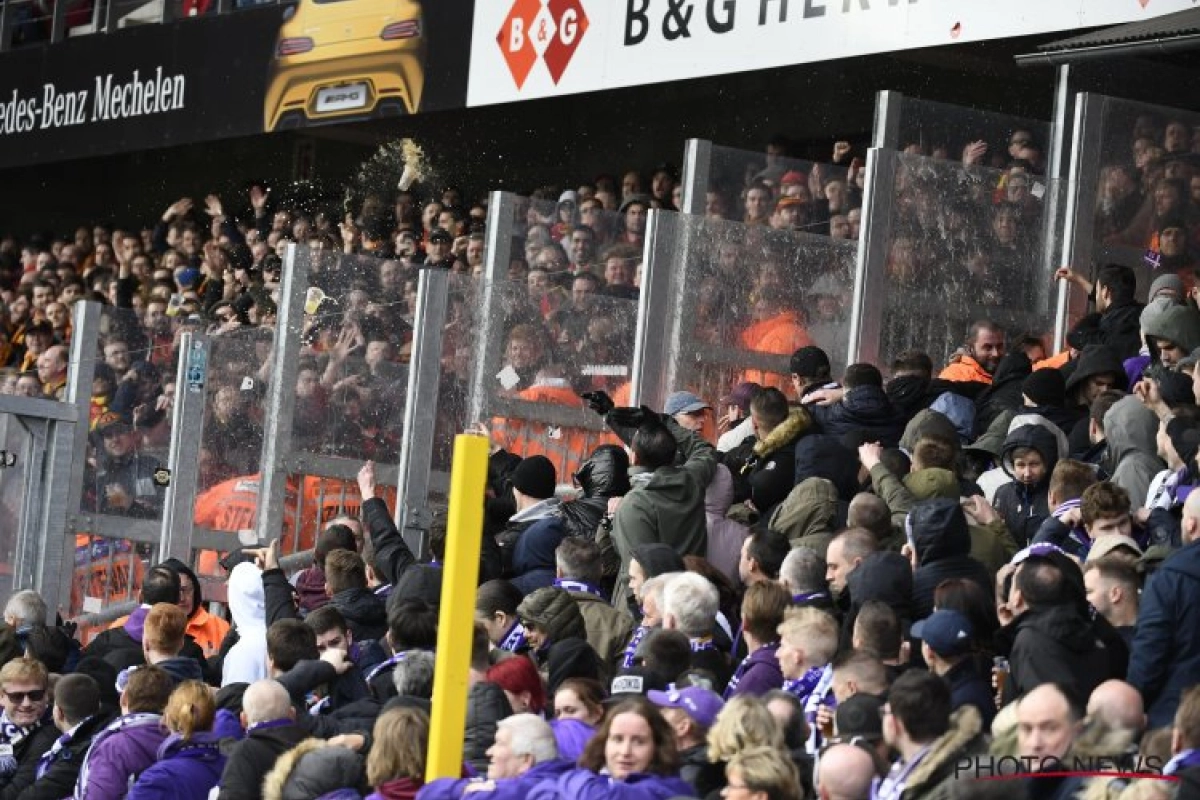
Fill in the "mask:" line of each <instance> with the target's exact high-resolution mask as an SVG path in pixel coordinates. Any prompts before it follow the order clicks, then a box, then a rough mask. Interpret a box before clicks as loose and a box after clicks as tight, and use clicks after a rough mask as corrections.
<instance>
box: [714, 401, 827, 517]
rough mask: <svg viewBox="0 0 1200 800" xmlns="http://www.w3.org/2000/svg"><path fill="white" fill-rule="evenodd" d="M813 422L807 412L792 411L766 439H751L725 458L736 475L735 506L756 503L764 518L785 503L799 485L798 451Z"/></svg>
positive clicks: (734, 478) (726, 463)
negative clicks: (793, 488) (796, 469)
mask: <svg viewBox="0 0 1200 800" xmlns="http://www.w3.org/2000/svg"><path fill="white" fill-rule="evenodd" d="M811 425H812V418H811V417H810V416H809V415H808V413H807V412H805V411H804V410H803V409H798V408H797V409H792V411H791V413H790V414H789V415H788V417H787V419H785V420H784V421H783V422H781V423H779V425H777V426H776V427H775V429H774V430H772V431H771V432H770V433H769V434H767V436H766V438H764V439H761V440H755V439H747V440H746V442H744V443H743V444H741V445H739V446H738V447H736V448H734V449H733V450H730V451H729V452H728V453H726V454H725V456H724V459H723V461H724V463H725V466H727V467H729V471H730V473H731V474H732V475H733V487H734V494H733V499H734V502H735V503H740V502H742V501H743V500H747V499H749V500H753V501H754V506H755V508H757V509H758V511H759V513H760V514H761V515H762V516H763V517H764V518H766V517H769V516H770V512H771V511H772V510H773V509H774V508H775V506H777V505H779V504H780V503H782V502H783V499H784V498H785V497H787V496H788V492H790V491H791V490H792V487H793V486H795V485H796V479H795V473H794V470H795V467H796V447H797V445H798V444H799V443H800V442H802V441H804V439H805V438H806V436H805V434H806V432H807V431H808V430H809V428H810V426H811Z"/></svg>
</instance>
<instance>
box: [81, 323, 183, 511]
mask: <svg viewBox="0 0 1200 800" xmlns="http://www.w3.org/2000/svg"><path fill="white" fill-rule="evenodd" d="M149 313H151V312H148V311H146V310H144V309H143V310H135V309H133V308H117V307H113V306H105V307H104V308H103V309H102V310H101V313H100V337H99V341H98V342H97V343H96V352H97V363H96V376H95V380H94V381H93V393H92V408H91V420H90V435H89V437H88V448H87V456H86V457H87V465H86V468H85V470H84V484H83V495H82V502H81V509H80V510H81V511H83V512H84V513H88V514H100V515H106V516H112V517H123V518H130V519H140V520H161V519H162V512H163V497H164V493H165V485H166V483H165V480H164V479H163V477H162V474H161V472H160V470H161V469H163V468H164V467H165V466H166V463H167V455H168V452H169V450H170V444H171V414H170V399H171V397H172V395H173V392H174V383H175V358H176V352H175V338H174V335H173V332H172V331H171V330H170V329H169V328H162V327H159V326H157V324H156V323H155V322H154V321H153V320H151V324H149V325H147V324H146V316H147V314H149ZM64 379H65V376H64Z"/></svg>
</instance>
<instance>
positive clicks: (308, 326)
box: [281, 250, 417, 554]
mask: <svg viewBox="0 0 1200 800" xmlns="http://www.w3.org/2000/svg"><path fill="white" fill-rule="evenodd" d="M298 257H307V258H308V259H309V260H310V264H311V266H310V268H309V272H308V281H307V283H306V284H304V285H297V286H295V287H294V289H293V291H297V292H302V293H303V294H304V296H305V302H304V314H303V318H302V319H301V320H298V321H296V323H295V324H294V325H292V327H291V328H290V329H289V330H288V331H286V332H285V335H287V336H297V337H300V341H301V347H300V353H299V360H298V362H297V365H296V371H295V376H294V378H292V381H294V390H293V392H292V393H291V401H292V402H293V403H294V405H293V410H292V425H291V428H290V430H289V431H286V432H285V433H284V436H285V438H286V442H285V443H284V447H283V452H284V453H285V456H284V462H285V464H286V465H287V466H288V482H287V500H286V511H285V514H284V519H283V530H282V531H281V536H282V542H281V552H283V553H284V554H288V553H293V552H299V551H301V550H307V549H309V548H311V547H312V546H313V544H314V542H315V541H316V536H317V533H318V531H319V530H320V529H321V528H323V527H324V525H325V524H326V523H328V522H329V521H331V520H333V519H334V518H336V517H339V516H343V515H351V516H357V515H358V513H359V510H360V508H361V505H362V499H361V497H360V496H359V493H358V488H357V485H356V483H355V481H354V475H355V474H356V473H357V472H358V469H359V467H360V466H361V465H362V463H363V461H365V460H367V459H370V460H373V461H375V462H377V463H379V464H381V465H395V464H396V463H397V461H398V458H399V452H400V437H401V434H402V429H403V423H404V404H405V396H406V392H407V387H408V354H409V347H410V346H411V342H412V321H413V316H412V314H413V310H414V305H415V300H416V282H417V273H416V268H415V267H414V266H406V265H405V264H404V263H402V262H401V261H398V260H391V259H378V258H371V257H367V256H353V255H343V254H338V253H330V252H321V251H315V250H313V251H308V252H307V253H303V254H300V256H298ZM393 498H394V495H393ZM393 498H389V500H390V499H393Z"/></svg>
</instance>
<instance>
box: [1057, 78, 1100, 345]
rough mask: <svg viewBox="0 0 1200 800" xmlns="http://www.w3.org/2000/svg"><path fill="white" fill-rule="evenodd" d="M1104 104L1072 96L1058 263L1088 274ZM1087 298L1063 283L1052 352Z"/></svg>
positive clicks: (1086, 96) (1089, 97)
mask: <svg viewBox="0 0 1200 800" xmlns="http://www.w3.org/2000/svg"><path fill="white" fill-rule="evenodd" d="M1104 101H1105V98H1104V97H1103V96H1100V95H1094V94H1088V93H1082V94H1078V95H1076V96H1075V120H1074V130H1073V132H1072V133H1073V136H1072V144H1071V166H1070V173H1069V175H1070V177H1069V179H1068V184H1067V186H1068V192H1067V197H1066V208H1065V210H1064V212H1063V226H1062V250H1061V259H1060V260H1061V261H1062V263H1063V264H1069V265H1070V266H1071V267H1072V268H1073V269H1075V270H1077V271H1080V272H1084V273H1086V274H1089V275H1090V274H1091V271H1092V261H1093V257H1094V253H1093V248H1094V233H1095V224H1094V211H1095V209H1094V204H1095V198H1096V191H1097V188H1098V185H1099V180H1100V171H1099V170H1098V169H1097V168H1096V165H1097V164H1100V163H1102V162H1101V160H1100V159H1101V150H1102V148H1103V141H1102V139H1103V127H1104V113H1103V112H1104ZM1086 308H1087V298H1086V297H1084V296H1083V294H1082V292H1079V291H1073V287H1072V286H1071V285H1070V284H1067V283H1066V282H1065V281H1063V285H1061V286H1060V287H1059V291H1058V305H1057V308H1056V309H1055V314H1054V349H1055V350H1060V349H1062V347H1063V343H1064V342H1065V341H1066V338H1067V327H1068V325H1069V324H1070V320H1071V318H1072V317H1074V316H1082V314H1083V312H1084V311H1085V310H1086Z"/></svg>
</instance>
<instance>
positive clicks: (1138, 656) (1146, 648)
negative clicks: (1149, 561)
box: [1126, 492, 1200, 728]
mask: <svg viewBox="0 0 1200 800" xmlns="http://www.w3.org/2000/svg"><path fill="white" fill-rule="evenodd" d="M1180 534H1181V537H1182V540H1183V547H1182V548H1181V549H1180V550H1178V551H1177V552H1175V553H1174V554H1172V555H1171V557H1170V558H1168V559H1167V560H1166V561H1164V562H1163V563H1162V566H1160V567H1159V568H1158V570H1157V571H1156V572H1155V573H1154V574H1153V575H1152V576H1150V580H1149V581H1148V582H1147V583H1146V587H1145V589H1144V590H1143V591H1142V599H1141V607H1140V608H1139V609H1138V617H1137V626H1136V628H1135V630H1134V632H1133V644H1132V645H1130V648H1129V651H1130V657H1129V673H1128V675H1127V676H1126V679H1127V680H1128V681H1129V683H1130V684H1131V685H1132V686H1133V687H1134V688H1136V689H1137V690H1138V691H1139V692H1141V693H1142V699H1143V700H1144V701H1145V704H1146V713H1147V716H1148V717H1149V727H1150V728H1162V727H1166V726H1168V725H1170V724H1171V722H1172V720H1173V719H1174V717H1175V710H1176V709H1177V708H1178V707H1179V698H1180V695H1181V694H1182V693H1183V690H1184V689H1186V688H1187V687H1188V686H1191V685H1192V684H1194V683H1195V682H1196V676H1197V675H1200V544H1197V542H1198V541H1200V492H1192V493H1191V494H1189V495H1188V497H1187V501H1186V502H1185V503H1184V504H1183V520H1182V522H1181V524H1180Z"/></svg>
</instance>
